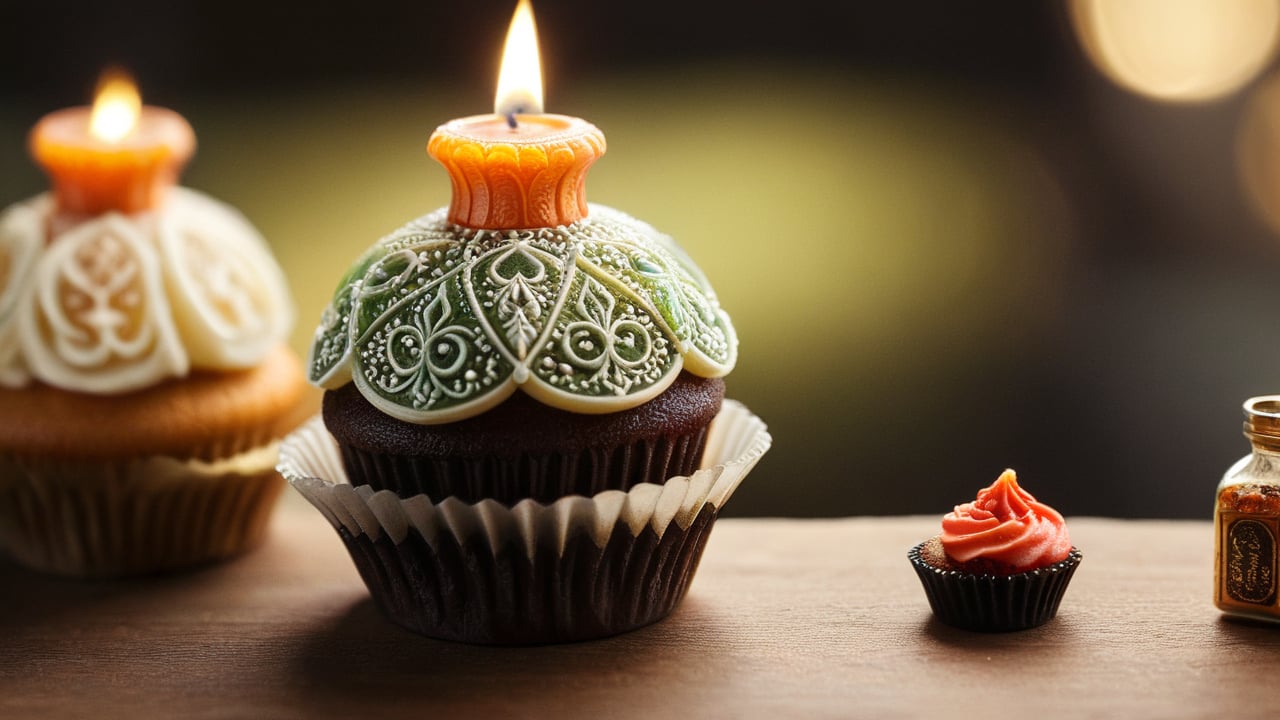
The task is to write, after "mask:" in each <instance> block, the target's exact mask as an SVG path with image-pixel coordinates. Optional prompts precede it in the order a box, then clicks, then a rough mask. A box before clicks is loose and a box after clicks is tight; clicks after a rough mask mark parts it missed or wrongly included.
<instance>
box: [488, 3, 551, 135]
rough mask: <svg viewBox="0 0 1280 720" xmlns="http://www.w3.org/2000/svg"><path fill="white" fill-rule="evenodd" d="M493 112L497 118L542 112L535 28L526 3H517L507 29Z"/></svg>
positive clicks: (540, 70)
mask: <svg viewBox="0 0 1280 720" xmlns="http://www.w3.org/2000/svg"><path fill="white" fill-rule="evenodd" d="M493 111H494V112H496V113H498V114H499V115H508V116H510V115H515V114H516V113H540V112H542V61H541V60H540V59H539V57H538V28H537V26H536V25H534V22H533V7H532V6H531V5H530V4H529V0H520V4H519V5H516V12H515V14H514V15H512V16H511V27H509V28H507V42H506V45H505V46H503V48H502V69H501V70H500V71H499V72H498V91H497V92H496V93H494V96H493Z"/></svg>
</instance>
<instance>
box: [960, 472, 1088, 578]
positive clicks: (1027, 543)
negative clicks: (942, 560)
mask: <svg viewBox="0 0 1280 720" xmlns="http://www.w3.org/2000/svg"><path fill="white" fill-rule="evenodd" d="M942 548H943V550H945V551H946V553H947V555H948V556H949V557H950V558H952V559H953V560H956V561H958V562H969V561H970V560H977V559H982V560H989V561H992V562H998V563H1003V564H1005V565H1009V566H1010V567H1012V568H1013V569H1014V570H1016V571H1022V570H1031V569H1035V568H1039V567H1044V566H1046V565H1052V564H1053V563H1056V562H1059V561H1061V560H1064V559H1066V557H1067V555H1069V554H1070V553H1071V538H1070V537H1069V536H1068V535H1067V524H1066V521H1064V520H1063V519H1062V515H1060V514H1059V513H1058V511H1057V510H1054V509H1053V508H1051V507H1049V506H1048V505H1045V504H1044V503H1041V502H1037V501H1036V499H1035V498H1034V497H1032V496H1031V493H1028V492H1027V491H1026V490H1023V489H1022V488H1020V487H1018V476H1017V475H1016V474H1015V473H1014V472H1013V471H1012V470H1005V471H1004V473H1003V474H1001V475H1000V477H999V478H998V479H997V480H996V481H995V482H994V483H992V485H991V487H988V488H984V489H982V490H979V491H978V498H977V499H976V500H974V501H973V502H971V503H965V504H963V505H957V506H956V508H955V510H953V511H952V512H950V513H948V514H947V515H945V516H944V517H943V518H942Z"/></svg>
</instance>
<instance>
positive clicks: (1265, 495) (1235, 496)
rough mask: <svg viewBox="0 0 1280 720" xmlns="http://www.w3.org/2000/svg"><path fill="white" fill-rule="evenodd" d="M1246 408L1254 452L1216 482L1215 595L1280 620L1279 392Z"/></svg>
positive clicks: (1235, 608)
mask: <svg viewBox="0 0 1280 720" xmlns="http://www.w3.org/2000/svg"><path fill="white" fill-rule="evenodd" d="M1244 414H1245V421H1244V435H1245V437H1247V438H1249V442H1250V443H1251V444H1252V445H1253V453H1252V454H1249V455H1246V456H1245V457H1243V458H1241V459H1240V461H1239V462H1237V463H1236V464H1235V465H1233V466H1231V469H1230V470H1228V471H1227V473H1226V474H1225V475H1223V476H1222V482H1220V483H1218V501H1217V504H1216V506H1215V508H1214V513H1213V526H1214V538H1215V540H1214V543H1215V552H1214V583H1213V585H1214V589H1213V600H1214V603H1215V604H1216V605H1217V606H1218V608H1219V609H1220V610H1222V611H1223V612H1225V613H1229V614H1231V615H1242V616H1246V617H1251V618H1255V619H1260V620H1271V621H1274V622H1280V604H1278V603H1277V592H1276V591H1277V570H1278V569H1280V568H1277V556H1278V555H1280V553H1278V549H1280V546H1278V545H1277V543H1278V542H1280V395H1267V396H1263V397H1255V398H1250V399H1249V400H1247V401H1245V404H1244Z"/></svg>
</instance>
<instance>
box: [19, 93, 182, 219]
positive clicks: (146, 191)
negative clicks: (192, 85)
mask: <svg viewBox="0 0 1280 720" xmlns="http://www.w3.org/2000/svg"><path fill="white" fill-rule="evenodd" d="M195 147H196V138H195V133H194V132H193V131H192V129H191V125H190V124H188V123H187V121H186V120H185V119H183V117H182V116H181V115H179V114H177V113H175V112H173V111H172V110H166V109H164V108H158V107H143V106H142V101H141V98H140V97H139V95H138V91H137V88H136V86H135V85H134V84H133V81H132V80H131V79H130V78H129V77H128V76H127V75H124V74H122V73H118V72H115V73H111V72H109V73H107V74H106V75H104V77H103V80H102V82H101V83H99V86H98V92H97V95H96V97H95V99H94V104H93V107H72V108H66V109H64V110H58V111H56V112H52V113H49V114H48V115H46V116H44V117H43V118H41V119H40V122H38V123H36V126H35V128H33V129H32V131H31V154H32V156H33V157H34V158H35V160H36V162H37V163H39V164H40V166H41V167H42V168H44V170H45V172H46V173H48V175H49V178H50V180H51V181H52V183H53V192H54V197H55V198H56V200H57V204H58V209H59V210H61V211H63V212H66V213H73V214H86V215H89V214H98V213H104V212H108V211H117V212H122V213H135V212H141V211H145V210H149V209H151V208H154V207H156V206H157V205H159V204H160V203H161V202H162V201H163V198H164V194H165V192H166V191H167V190H168V189H169V188H170V187H172V186H173V185H174V184H175V183H176V182H177V180H178V175H179V174H180V173H181V172H182V168H183V166H185V165H186V163H187V161H188V160H189V159H190V158H191V155H192V153H194V152H195Z"/></svg>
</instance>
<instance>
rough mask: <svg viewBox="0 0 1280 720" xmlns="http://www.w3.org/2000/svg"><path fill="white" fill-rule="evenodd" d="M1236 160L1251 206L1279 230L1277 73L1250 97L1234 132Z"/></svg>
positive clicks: (1279, 106) (1279, 84)
mask: <svg viewBox="0 0 1280 720" xmlns="http://www.w3.org/2000/svg"><path fill="white" fill-rule="evenodd" d="M1236 163H1237V165H1238V167H1239V169H1240V180H1241V184H1243V185H1244V187H1245V190H1246V191H1247V192H1248V195H1249V199H1250V200H1252V201H1253V207H1254V209H1255V210H1256V211H1257V212H1258V214H1259V215H1260V216H1261V217H1262V219H1263V220H1264V221H1266V223H1267V224H1268V225H1270V226H1271V227H1272V229H1274V230H1275V231H1276V232H1280V73H1273V74H1271V75H1270V76H1268V77H1267V78H1266V79H1265V80H1263V81H1262V82H1261V83H1259V85H1258V87H1257V89H1256V90H1254V92H1253V94H1252V95H1251V96H1250V97H1249V102H1248V105H1247V106H1246V107H1245V111H1244V115H1243V117H1242V118H1241V123H1240V130H1239V133H1238V134H1237V136H1236Z"/></svg>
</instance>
